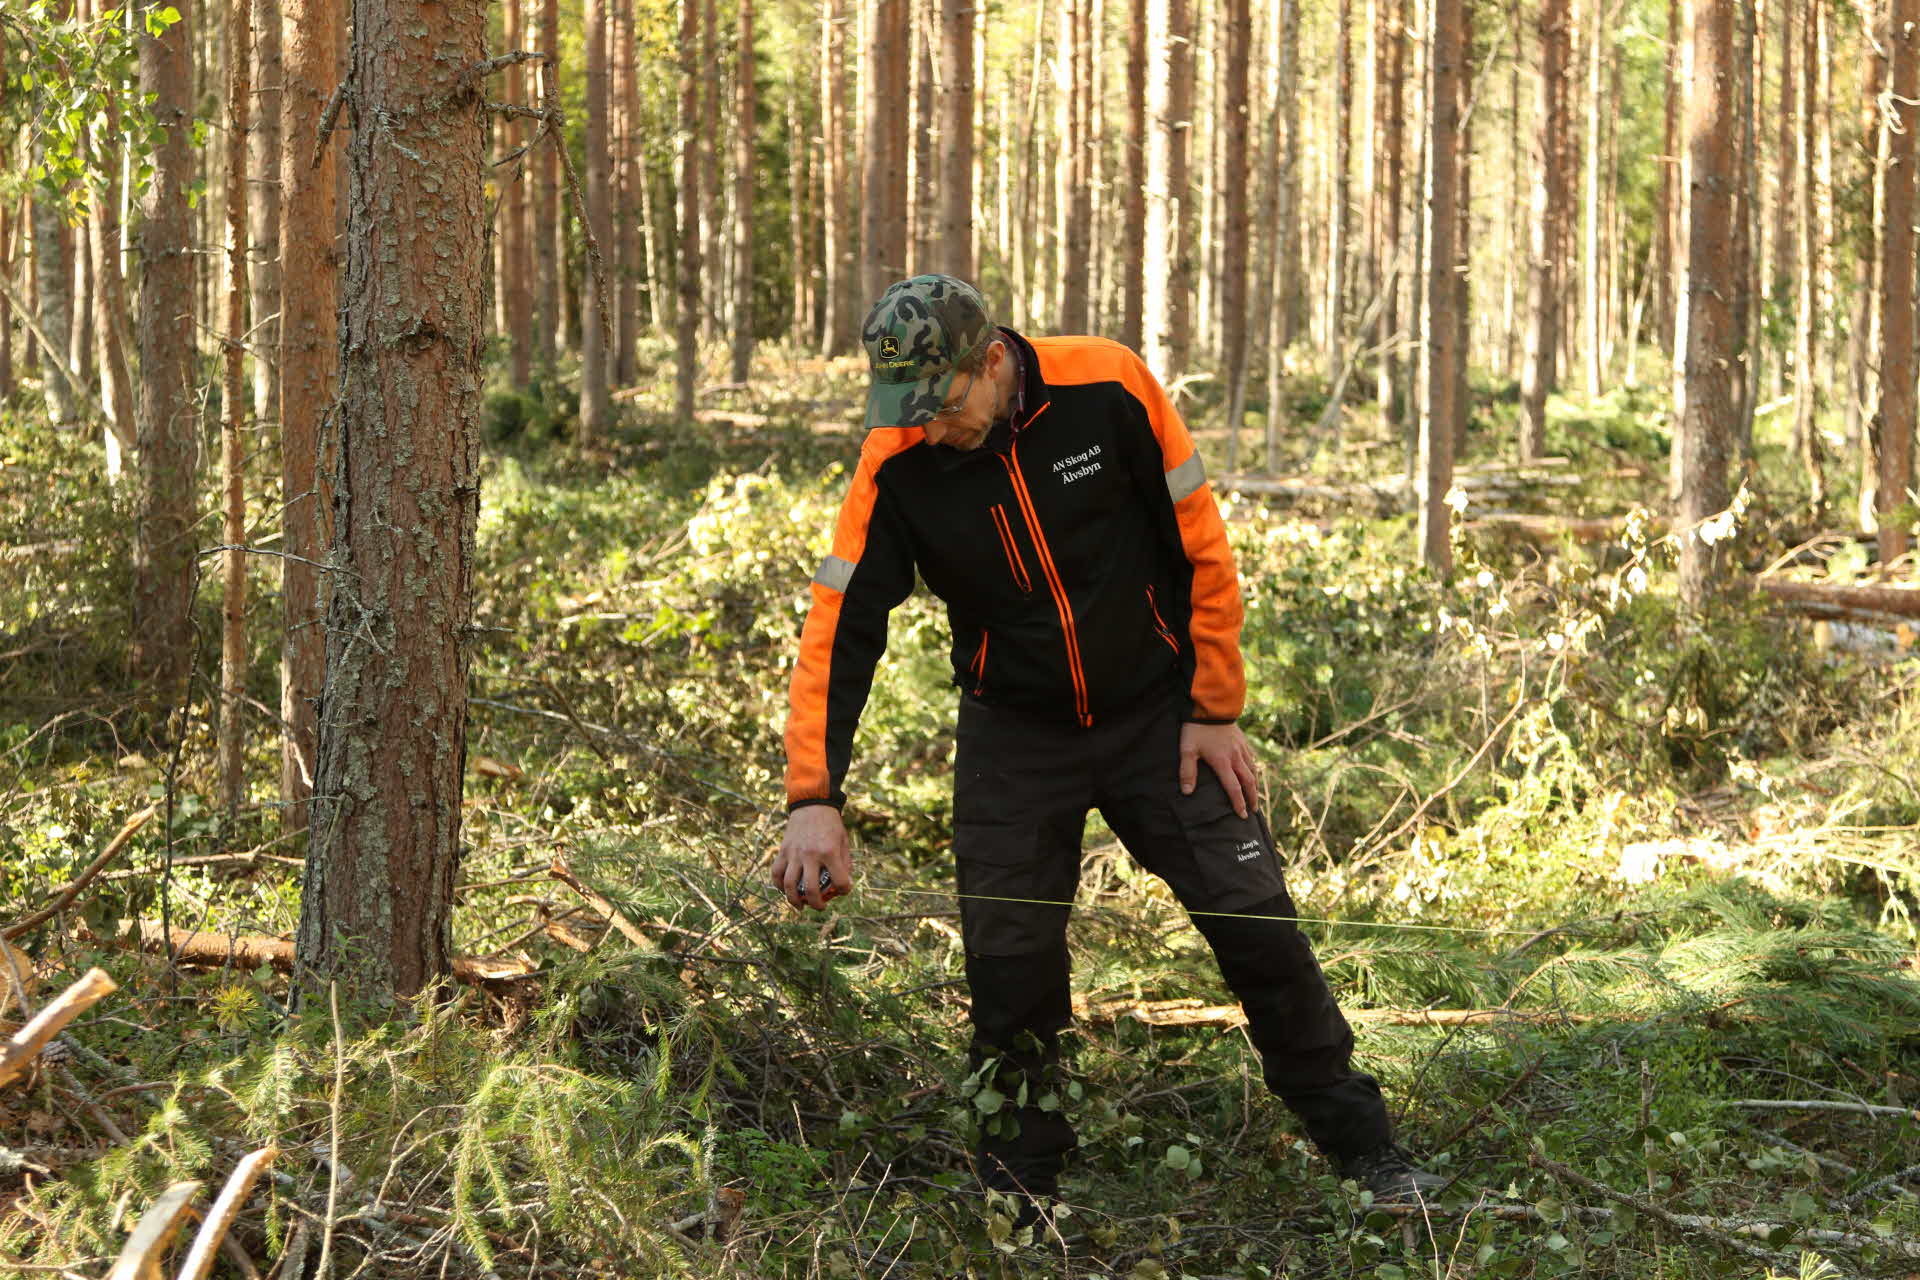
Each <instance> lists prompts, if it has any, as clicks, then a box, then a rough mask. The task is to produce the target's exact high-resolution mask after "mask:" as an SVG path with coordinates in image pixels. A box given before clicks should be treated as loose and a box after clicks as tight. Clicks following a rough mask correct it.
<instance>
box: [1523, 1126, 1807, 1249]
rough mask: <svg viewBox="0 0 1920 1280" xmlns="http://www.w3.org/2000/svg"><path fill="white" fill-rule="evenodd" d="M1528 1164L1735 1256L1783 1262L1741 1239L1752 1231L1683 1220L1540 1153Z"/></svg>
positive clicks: (1768, 1231)
mask: <svg viewBox="0 0 1920 1280" xmlns="http://www.w3.org/2000/svg"><path fill="white" fill-rule="evenodd" d="M1527 1163H1528V1164H1531V1165H1534V1166H1535V1167H1537V1168H1541V1169H1545V1170H1546V1171H1547V1172H1548V1173H1551V1174H1552V1175H1553V1176H1554V1177H1556V1178H1559V1179H1561V1180H1562V1181H1563V1182H1571V1183H1572V1184H1573V1185H1574V1186H1576V1187H1579V1188H1580V1189H1581V1190H1583V1191H1590V1192H1592V1193H1593V1194H1594V1195H1597V1196H1603V1197H1605V1198H1606V1199H1608V1200H1611V1201H1613V1202H1614V1203H1615V1204H1623V1205H1625V1206H1627V1207H1628V1208H1629V1209H1632V1210H1633V1211H1634V1212H1636V1213H1644V1214H1646V1215H1647V1216H1648V1217H1649V1218H1657V1219H1659V1220H1660V1221H1661V1222H1664V1223H1666V1224H1667V1225H1668V1226H1669V1227H1672V1228H1673V1229H1674V1230H1675V1231H1678V1232H1681V1233H1682V1234H1685V1233H1688V1232H1692V1233H1694V1234H1697V1235H1704V1236H1708V1237H1711V1238H1712V1239H1714V1240H1716V1241H1718V1242H1719V1243H1720V1244H1722V1245H1725V1246H1726V1247H1727V1248H1729V1249H1732V1250H1733V1251H1734V1252H1735V1253H1740V1254H1745V1255H1746V1256H1747V1257H1749V1258H1753V1259H1755V1260H1757V1261H1760V1262H1764V1263H1767V1264H1768V1265H1769V1266H1771V1265H1772V1264H1774V1263H1776V1262H1779V1261H1780V1260H1781V1257H1780V1255H1779V1254H1778V1253H1776V1252H1774V1251H1773V1250H1772V1249H1762V1248H1761V1247H1760V1246H1758V1245H1752V1244H1748V1243H1747V1242H1746V1241H1745V1240H1742V1239H1740V1238H1739V1236H1740V1235H1749V1236H1750V1235H1752V1234H1754V1233H1753V1232H1752V1231H1751V1230H1744V1229H1743V1230H1740V1231H1738V1232H1735V1231H1730V1230H1728V1229H1726V1227H1725V1225H1724V1224H1721V1223H1718V1222H1716V1221H1715V1220H1714V1219H1711V1218H1692V1217H1682V1216H1681V1215H1680V1214H1677V1213H1674V1212H1671V1211H1670V1210H1668V1209H1666V1208H1664V1207H1662V1206H1660V1205H1657V1204H1655V1203H1654V1202H1653V1201H1651V1200H1644V1199H1642V1198H1640V1197H1639V1196H1632V1195H1628V1194H1627V1193H1626V1192H1624V1191H1616V1190H1614V1189H1613V1188H1612V1187H1610V1186H1608V1185H1607V1184H1606V1183H1604V1182H1596V1181H1595V1180H1594V1179H1592V1178H1589V1177H1588V1176H1587V1175H1586V1174H1584V1173H1577V1172H1575V1171H1574V1170H1572V1169H1569V1168H1568V1167H1567V1166H1566V1165H1563V1164H1561V1163H1559V1162H1558V1161H1555V1160H1549V1159H1547V1158H1546V1157H1545V1156H1543V1155H1541V1154H1539V1153H1538V1152H1533V1153H1530V1154H1529V1155H1528V1156H1527ZM1772 1230H1773V1229H1772V1228H1771V1227H1768V1228H1767V1229H1766V1230H1764V1231H1762V1232H1760V1237H1761V1239H1763V1240H1764V1239H1766V1238H1767V1237H1768V1236H1769V1235H1771V1234H1772Z"/></svg>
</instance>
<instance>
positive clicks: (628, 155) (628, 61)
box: [612, 0, 653, 387]
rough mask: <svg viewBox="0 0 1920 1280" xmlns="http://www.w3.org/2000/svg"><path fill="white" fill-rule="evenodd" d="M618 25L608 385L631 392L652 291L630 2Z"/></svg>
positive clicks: (618, 7)
mask: <svg viewBox="0 0 1920 1280" xmlns="http://www.w3.org/2000/svg"><path fill="white" fill-rule="evenodd" d="M613 3H614V14H615V16H616V18H617V22H616V24H615V27H614V42H613V82H614V113H613V114H614V118H615V120H616V121H618V125H619V127H618V128H617V129H616V130H615V131H614V135H613V141H612V146H613V150H614V165H615V167H614V188H613V242H614V247H615V250H616V256H617V257H618V258H619V260H620V270H619V272H618V273H616V275H615V279H616V280H618V281H619V289H618V290H617V291H616V293H615V294H614V297H613V382H614V385H615V386H617V387H630V386H632V385H633V384H634V383H635V382H636V381H638V380H639V377H640V365H639V358H638V356H637V354H636V352H635V350H634V347H635V344H636V343H637V342H638V341H639V339H640V290H641V287H642V282H643V281H644V282H645V285H646V287H647V288H648V289H649V291H650V290H651V288H652V285H653V279H652V269H651V266H652V264H651V263H649V262H648V261H647V258H646V255H645V250H644V246H643V245H642V243H641V236H640V188H641V187H642V186H643V185H644V184H645V182H646V180H647V176H646V163H645V161H646V156H645V153H644V151H643V150H642V148H641V139H640V84H639V68H638V67H637V66H636V65H635V63H636V60H637V59H638V57H639V54H638V51H637V50H636V48H635V44H636V41H637V36H636V34H635V25H636V23H635V20H634V12H633V0H613Z"/></svg>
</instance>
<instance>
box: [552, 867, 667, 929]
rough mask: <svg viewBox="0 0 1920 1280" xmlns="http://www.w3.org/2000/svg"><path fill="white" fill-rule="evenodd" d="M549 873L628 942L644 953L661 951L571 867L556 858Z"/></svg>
mask: <svg viewBox="0 0 1920 1280" xmlns="http://www.w3.org/2000/svg"><path fill="white" fill-rule="evenodd" d="M547 873H548V874H549V875H551V876H552V877H553V878H554V879H555V880H558V881H559V882H560V883H561V884H564V885H566V886H567V888H569V889H571V890H573V891H574V892H575V893H577V894H579V895H580V896H581V898H583V899H584V900H585V901H586V904H587V905H588V906H590V907H592V908H593V909H594V910H595V911H598V912H599V913H600V914H601V915H602V916H604V917H606V920H607V923H608V924H610V925H612V926H613V927H614V928H616V929H618V930H619V931H620V936H621V937H623V938H625V939H626V940H627V941H628V942H631V943H632V944H633V945H634V946H636V947H638V948H640V949H641V950H642V951H650V952H658V951H659V950H660V949H661V947H660V944H659V943H657V942H655V941H654V940H653V939H652V938H649V937H648V936H647V935H646V934H644V933H642V932H641V931H640V927H639V926H638V925H636V924H634V922H633V921H631V920H629V919H627V917H626V916H625V915H624V914H623V913H622V912H621V910H620V908H618V907H616V906H614V905H613V903H611V902H609V901H607V899H606V898H605V897H604V896H603V895H601V894H600V893H598V892H596V891H595V890H594V889H593V888H592V887H591V886H589V885H588V884H587V883H586V882H585V881H583V880H581V879H580V877H578V876H576V875H574V874H573V868H571V867H569V866H568V865H567V864H566V862H565V861H563V860H562V859H560V858H555V859H554V860H553V865H552V866H551V867H549V868H548V869H547Z"/></svg>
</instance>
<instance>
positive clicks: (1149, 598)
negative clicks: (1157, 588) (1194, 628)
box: [1147, 583, 1180, 653]
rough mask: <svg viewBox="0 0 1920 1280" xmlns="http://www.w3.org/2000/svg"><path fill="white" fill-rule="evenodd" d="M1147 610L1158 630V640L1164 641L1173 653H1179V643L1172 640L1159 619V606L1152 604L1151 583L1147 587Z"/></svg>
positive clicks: (1163, 622)
mask: <svg viewBox="0 0 1920 1280" xmlns="http://www.w3.org/2000/svg"><path fill="white" fill-rule="evenodd" d="M1147 609H1148V611H1149V612H1150V613H1152V614H1153V625H1154V626H1155V627H1156V628H1157V629H1158V630H1159V632H1160V638H1161V639H1162V640H1165V641H1166V642H1167V645H1168V647H1169V648H1171V649H1172V650H1173V651H1174V652H1175V653H1179V652H1180V642H1179V641H1178V640H1175V639H1174V638H1173V632H1171V631H1169V630H1167V624H1166V622H1165V621H1164V620H1163V619H1162V618H1161V617H1160V606H1159V605H1157V604H1155V603H1154V602H1153V586H1152V584H1151V583H1149V584H1148V586H1147Z"/></svg>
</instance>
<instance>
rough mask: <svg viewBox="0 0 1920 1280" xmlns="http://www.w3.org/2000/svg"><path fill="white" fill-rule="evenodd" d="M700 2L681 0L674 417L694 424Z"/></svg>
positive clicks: (697, 331)
mask: <svg viewBox="0 0 1920 1280" xmlns="http://www.w3.org/2000/svg"><path fill="white" fill-rule="evenodd" d="M699 134H700V0H680V280H679V290H678V293H677V297H678V299H679V304H680V305H679V308H678V310H677V312H676V313H675V315H674V326H673V328H674V382H673V386H674V413H675V414H676V415H677V416H678V417H679V418H680V420H681V421H682V422H692V421H693V399H694V390H695V387H694V384H695V382H696V380H697V379H698V378H699V376H700V256H701V255H700V140H699Z"/></svg>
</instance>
